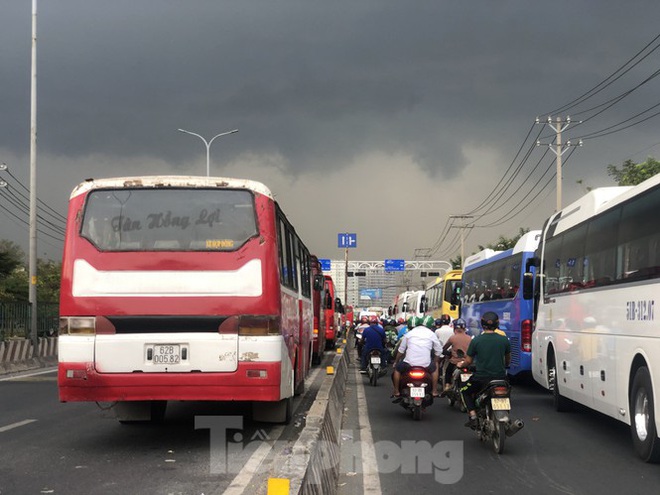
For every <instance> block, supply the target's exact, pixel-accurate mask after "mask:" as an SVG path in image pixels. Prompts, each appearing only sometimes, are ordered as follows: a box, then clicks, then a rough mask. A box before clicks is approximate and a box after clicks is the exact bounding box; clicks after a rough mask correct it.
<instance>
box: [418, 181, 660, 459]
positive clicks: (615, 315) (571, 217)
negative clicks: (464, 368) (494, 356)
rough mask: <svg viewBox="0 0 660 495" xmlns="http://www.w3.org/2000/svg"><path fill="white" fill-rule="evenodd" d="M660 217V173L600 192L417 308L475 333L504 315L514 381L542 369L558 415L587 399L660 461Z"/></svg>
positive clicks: (467, 269) (484, 259) (476, 263)
mask: <svg viewBox="0 0 660 495" xmlns="http://www.w3.org/2000/svg"><path fill="white" fill-rule="evenodd" d="M659 211H660V174H659V175H656V176H655V177H653V178H651V179H649V180H647V181H645V182H643V183H642V184H639V185H637V186H634V187H606V188H599V189H595V190H593V191H591V192H589V193H588V194H586V195H585V196H584V197H582V198H581V199H579V200H578V201H576V202H574V203H572V204H571V205H569V206H567V207H565V208H564V209H562V210H561V211H559V212H557V213H555V214H553V215H552V216H551V217H550V218H548V219H547V220H546V222H545V225H544V226H543V228H542V229H541V230H535V231H531V232H528V233H526V234H525V235H523V236H522V237H521V238H520V240H519V241H518V242H517V243H516V245H515V246H514V247H513V248H512V249H509V250H506V251H493V250H491V249H486V250H483V251H481V252H479V253H476V254H474V255H472V256H470V257H468V258H466V260H465V263H464V267H463V271H462V272H461V271H451V272H448V273H446V274H445V275H444V277H440V278H438V279H437V280H436V281H435V282H434V283H433V284H431V285H430V286H429V287H428V288H427V289H426V291H425V292H423V293H420V294H421V295H420V294H418V295H417V296H416V297H418V298H421V299H423V300H422V302H421V307H420V306H417V307H416V309H413V311H417V312H419V313H421V314H424V313H425V314H432V315H433V316H434V317H436V318H437V317H438V316H439V315H440V314H449V315H450V316H451V317H452V318H456V317H458V316H459V314H460V316H461V317H462V318H464V319H465V320H466V322H467V325H468V329H469V330H470V331H471V332H472V334H473V335H476V334H478V333H479V332H480V325H479V321H480V319H481V315H482V314H483V313H484V312H486V311H494V312H496V313H497V314H498V315H499V317H500V328H501V329H502V330H504V331H505V332H506V334H507V336H508V337H509V339H510V341H511V350H512V353H511V354H512V356H511V367H510V369H509V373H510V374H511V375H512V376H516V375H520V374H522V373H531V374H532V376H533V377H534V379H535V380H536V381H537V382H538V383H540V384H541V385H542V386H544V387H545V388H547V389H548V390H550V391H552V393H553V396H554V403H555V407H556V409H557V410H558V411H564V410H567V409H569V408H570V407H571V405H572V404H573V402H577V403H580V404H583V405H585V406H587V407H590V408H592V409H594V410H596V411H599V412H601V413H603V414H606V415H608V416H611V417H613V418H615V419H618V420H620V421H622V422H624V423H626V424H628V425H630V430H631V435H632V439H633V445H634V448H635V451H636V452H637V454H638V455H639V456H640V457H641V458H642V459H643V460H645V461H649V462H650V461H653V462H658V461H660V439H659V438H658V432H659V431H660V413H659V412H658V411H656V407H660V326H659V325H658V323H657V320H656V319H655V302H656V298H658V297H660V284H659V280H660V229H659V226H660V222H658V212H659ZM411 307H412V306H411ZM406 309H409V307H408V306H406Z"/></svg>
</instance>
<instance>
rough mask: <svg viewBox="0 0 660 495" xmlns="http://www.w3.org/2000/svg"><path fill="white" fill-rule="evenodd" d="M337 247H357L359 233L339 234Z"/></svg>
mask: <svg viewBox="0 0 660 495" xmlns="http://www.w3.org/2000/svg"><path fill="white" fill-rule="evenodd" d="M337 247H340V248H354V247H357V234H337Z"/></svg>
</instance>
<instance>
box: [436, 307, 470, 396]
mask: <svg viewBox="0 0 660 495" xmlns="http://www.w3.org/2000/svg"><path fill="white" fill-rule="evenodd" d="M466 326H467V324H466V323H465V320H464V319H463V318H457V319H455V320H454V334H453V335H452V336H451V337H449V339H448V340H447V342H445V344H444V345H443V346H442V353H443V354H446V352H447V351H449V350H450V349H451V355H450V358H449V361H448V362H447V366H446V368H445V387H444V390H443V391H442V393H441V394H440V396H441V397H444V396H445V395H446V394H447V392H448V391H449V390H450V389H451V386H452V385H451V381H452V375H453V373H454V370H455V369H456V364H457V363H459V362H460V361H462V360H463V358H461V357H458V351H459V350H461V351H463V353H464V355H465V354H466V353H467V350H468V347H469V346H470V342H471V341H472V337H470V336H469V335H468V334H467V333H465V329H466Z"/></svg>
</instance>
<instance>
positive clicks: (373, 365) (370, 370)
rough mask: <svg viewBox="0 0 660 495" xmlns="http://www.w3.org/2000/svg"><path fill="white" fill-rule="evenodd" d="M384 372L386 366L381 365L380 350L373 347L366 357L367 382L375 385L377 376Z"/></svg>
mask: <svg viewBox="0 0 660 495" xmlns="http://www.w3.org/2000/svg"><path fill="white" fill-rule="evenodd" d="M386 373H387V368H386V366H383V359H382V356H381V353H380V350H378V349H373V350H372V351H371V352H369V356H368V357H367V376H369V383H371V385H373V386H374V387H375V386H376V385H377V384H378V377H379V376H382V375H384V374H386Z"/></svg>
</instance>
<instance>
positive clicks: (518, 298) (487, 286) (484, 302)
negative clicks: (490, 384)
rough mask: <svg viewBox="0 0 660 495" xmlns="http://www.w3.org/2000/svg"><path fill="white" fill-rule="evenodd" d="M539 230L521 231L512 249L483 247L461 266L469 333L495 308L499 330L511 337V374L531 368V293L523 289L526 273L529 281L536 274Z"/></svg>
mask: <svg viewBox="0 0 660 495" xmlns="http://www.w3.org/2000/svg"><path fill="white" fill-rule="evenodd" d="M540 238H541V231H540V230H533V231H531V232H527V233H526V234H524V235H523V236H522V237H521V238H520V239H519V240H518V242H517V243H516V245H515V246H514V247H513V248H512V249H508V250H506V251H494V250H492V249H485V250H483V251H480V252H478V253H477V254H473V255H472V256H469V257H468V258H467V259H466V260H465V266H464V267H463V291H462V294H461V317H462V318H463V319H465V321H466V322H467V327H468V331H469V332H470V333H471V334H472V335H478V334H479V333H480V332H481V326H480V320H481V315H482V314H484V313H485V312H486V311H494V312H495V313H497V315H498V316H499V317H500V330H503V331H504V332H505V333H506V335H507V337H508V338H509V340H510V341H511V367H510V368H509V374H510V375H517V374H519V373H521V372H530V371H531V369H532V332H533V330H534V320H535V312H534V294H533V291H532V290H529V291H527V293H523V292H524V291H523V290H522V288H523V285H524V278H525V274H526V273H527V278H528V284H529V283H530V282H531V281H532V280H533V279H534V277H535V270H536V268H535V267H534V266H533V265H534V261H533V260H534V254H535V251H536V248H537V247H538V244H539V240H540Z"/></svg>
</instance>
